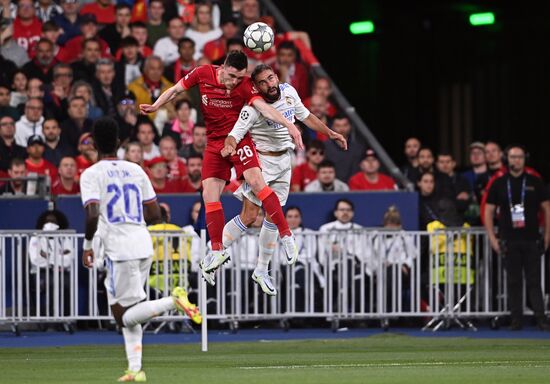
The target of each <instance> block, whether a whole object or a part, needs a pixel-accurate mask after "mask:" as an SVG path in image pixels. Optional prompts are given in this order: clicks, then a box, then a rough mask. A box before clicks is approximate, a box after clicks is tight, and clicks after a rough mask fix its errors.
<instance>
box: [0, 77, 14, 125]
mask: <svg viewBox="0 0 550 384" xmlns="http://www.w3.org/2000/svg"><path fill="white" fill-rule="evenodd" d="M0 88H6V89H7V90H8V91H9V92H10V93H11V87H10V86H9V85H8V84H7V83H4V82H3V81H2V82H0ZM2 117H4V116H2Z"/></svg>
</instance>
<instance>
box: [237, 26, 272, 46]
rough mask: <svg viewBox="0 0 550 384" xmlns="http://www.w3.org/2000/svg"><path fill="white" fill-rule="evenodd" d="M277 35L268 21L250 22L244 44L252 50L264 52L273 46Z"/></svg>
mask: <svg viewBox="0 0 550 384" xmlns="http://www.w3.org/2000/svg"><path fill="white" fill-rule="evenodd" d="M274 38H275V35H274V34H273V30H272V29H271V27H270V26H269V25H267V24H266V23H260V22H258V23H254V24H250V25H249V26H248V28H246V30H245V31H244V37H243V39H244V45H245V46H246V47H248V48H249V49H250V50H251V51H253V52H256V53H262V52H265V51H267V50H268V49H269V48H271V47H272V46H273V39H274Z"/></svg>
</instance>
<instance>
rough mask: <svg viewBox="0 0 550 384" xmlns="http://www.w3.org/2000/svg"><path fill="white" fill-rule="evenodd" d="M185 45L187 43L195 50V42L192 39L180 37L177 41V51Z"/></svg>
mask: <svg viewBox="0 0 550 384" xmlns="http://www.w3.org/2000/svg"><path fill="white" fill-rule="evenodd" d="M185 43H189V44H191V45H192V46H193V48H195V41H194V40H193V39H190V38H188V37H182V38H181V39H180V40H179V41H178V49H180V48H181V46H182V45H183V44H185Z"/></svg>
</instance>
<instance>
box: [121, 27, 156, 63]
mask: <svg viewBox="0 0 550 384" xmlns="http://www.w3.org/2000/svg"><path fill="white" fill-rule="evenodd" d="M130 36H131V37H133V38H134V39H136V41H137V43H138V52H139V54H140V55H141V57H143V58H145V57H149V56H151V55H152V54H153V49H152V48H151V47H149V46H148V45H147V39H148V38H149V35H148V33H147V25H145V23H142V22H140V21H137V22H135V23H132V24H130ZM121 43H122V41H121ZM121 58H122V48H119V49H118V50H117V51H116V54H115V60H116V61H120V59H121Z"/></svg>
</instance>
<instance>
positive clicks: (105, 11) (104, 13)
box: [80, 3, 115, 24]
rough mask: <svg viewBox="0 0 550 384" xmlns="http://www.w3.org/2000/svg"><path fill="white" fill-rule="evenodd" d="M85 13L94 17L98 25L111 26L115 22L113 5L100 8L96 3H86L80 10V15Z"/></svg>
mask: <svg viewBox="0 0 550 384" xmlns="http://www.w3.org/2000/svg"><path fill="white" fill-rule="evenodd" d="M86 13H91V14H93V15H95V17H96V20H97V22H98V24H113V23H114V22H115V6H114V5H113V4H109V5H108V6H106V7H102V6H100V5H99V4H98V3H88V4H86V5H84V6H83V7H82V9H81V10H80V14H81V15H84V14H86Z"/></svg>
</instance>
